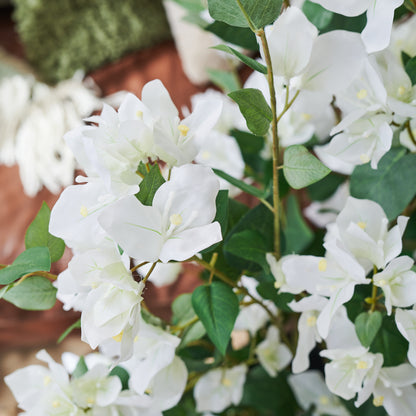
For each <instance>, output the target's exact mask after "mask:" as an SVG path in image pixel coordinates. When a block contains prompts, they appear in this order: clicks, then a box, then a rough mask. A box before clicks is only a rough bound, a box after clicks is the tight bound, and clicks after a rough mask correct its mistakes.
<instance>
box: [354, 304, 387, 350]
mask: <svg viewBox="0 0 416 416" xmlns="http://www.w3.org/2000/svg"><path fill="white" fill-rule="evenodd" d="M382 321H383V317H382V316H381V313H380V312H379V311H374V312H362V313H360V314H359V315H358V316H357V318H356V319H355V332H356V333H357V336H358V339H359V340H360V342H361V344H362V345H363V346H364V347H369V346H370V345H371V343H372V342H373V340H374V338H375V337H376V335H377V333H378V331H379V329H380V328H381V323H382Z"/></svg>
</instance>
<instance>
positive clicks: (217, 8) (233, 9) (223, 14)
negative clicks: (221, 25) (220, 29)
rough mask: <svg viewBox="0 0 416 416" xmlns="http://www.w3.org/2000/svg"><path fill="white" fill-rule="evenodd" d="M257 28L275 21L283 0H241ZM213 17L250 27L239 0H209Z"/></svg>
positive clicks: (231, 23)
mask: <svg viewBox="0 0 416 416" xmlns="http://www.w3.org/2000/svg"><path fill="white" fill-rule="evenodd" d="M240 2H241V5H242V7H243V8H244V10H245V11H246V13H247V14H248V16H249V17H250V19H251V21H252V22H253V24H254V27H255V28H256V29H260V28H262V27H264V26H267V25H270V24H271V23H273V22H274V21H275V20H276V19H277V17H278V16H279V13H280V9H281V7H282V0H240ZM208 10H209V13H210V15H211V16H212V18H214V19H215V20H219V21H221V22H225V23H228V24H229V25H232V26H238V27H249V24H248V21H247V19H246V18H245V17H244V14H243V12H242V11H241V8H240V7H239V5H238V2H237V0H208Z"/></svg>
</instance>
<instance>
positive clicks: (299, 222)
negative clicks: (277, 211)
mask: <svg viewBox="0 0 416 416" xmlns="http://www.w3.org/2000/svg"><path fill="white" fill-rule="evenodd" d="M283 234H284V236H285V254H292V253H301V252H302V251H303V250H304V249H305V248H306V247H308V246H309V244H311V243H312V241H313V232H312V231H311V229H310V228H309V227H308V225H307V224H306V222H305V220H304V219H303V217H302V213H301V211H300V208H299V204H298V201H297V199H296V197H295V196H294V195H289V197H288V199H287V206H286V225H285V227H284V228H283Z"/></svg>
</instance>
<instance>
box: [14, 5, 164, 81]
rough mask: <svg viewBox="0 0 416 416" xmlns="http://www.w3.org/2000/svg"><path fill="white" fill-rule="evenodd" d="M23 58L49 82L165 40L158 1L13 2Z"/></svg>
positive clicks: (65, 77) (160, 6)
mask: <svg viewBox="0 0 416 416" xmlns="http://www.w3.org/2000/svg"><path fill="white" fill-rule="evenodd" d="M14 3H15V6H16V9H15V13H14V19H15V21H16V26H17V31H18V33H19V35H20V38H21V40H22V42H23V44H24V46H25V50H26V56H27V58H28V60H29V61H30V62H31V64H32V65H33V66H34V67H35V68H36V70H37V71H38V74H39V75H40V76H41V77H42V78H43V80H45V81H47V82H49V83H55V82H57V81H60V80H63V79H67V78H70V77H71V76H72V75H73V74H74V72H75V71H76V70H78V69H83V70H84V71H89V70H92V69H95V68H97V67H99V66H100V65H101V64H103V63H104V62H109V61H114V60H116V59H118V58H119V57H120V56H122V55H123V54H124V53H125V52H127V51H131V50H137V49H141V48H145V47H148V46H151V45H154V44H155V43H157V42H160V41H162V40H164V39H166V38H168V37H169V36H170V32H169V26H168V23H167V21H166V16H165V13H164V9H163V5H162V0H14Z"/></svg>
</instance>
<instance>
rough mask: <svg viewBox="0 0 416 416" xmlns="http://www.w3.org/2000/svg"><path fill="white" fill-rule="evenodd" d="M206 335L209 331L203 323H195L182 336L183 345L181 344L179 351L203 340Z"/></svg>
mask: <svg viewBox="0 0 416 416" xmlns="http://www.w3.org/2000/svg"><path fill="white" fill-rule="evenodd" d="M206 333H207V331H206V330H205V327H204V325H203V324H202V322H201V321H197V322H195V323H194V324H193V325H190V326H189V327H188V328H186V329H185V331H184V332H183V334H182V335H181V343H180V344H179V346H178V349H182V348H185V347H186V346H187V345H188V344H190V343H191V342H193V341H196V340H198V339H201V338H202V337H203V336H205V334H206Z"/></svg>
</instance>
